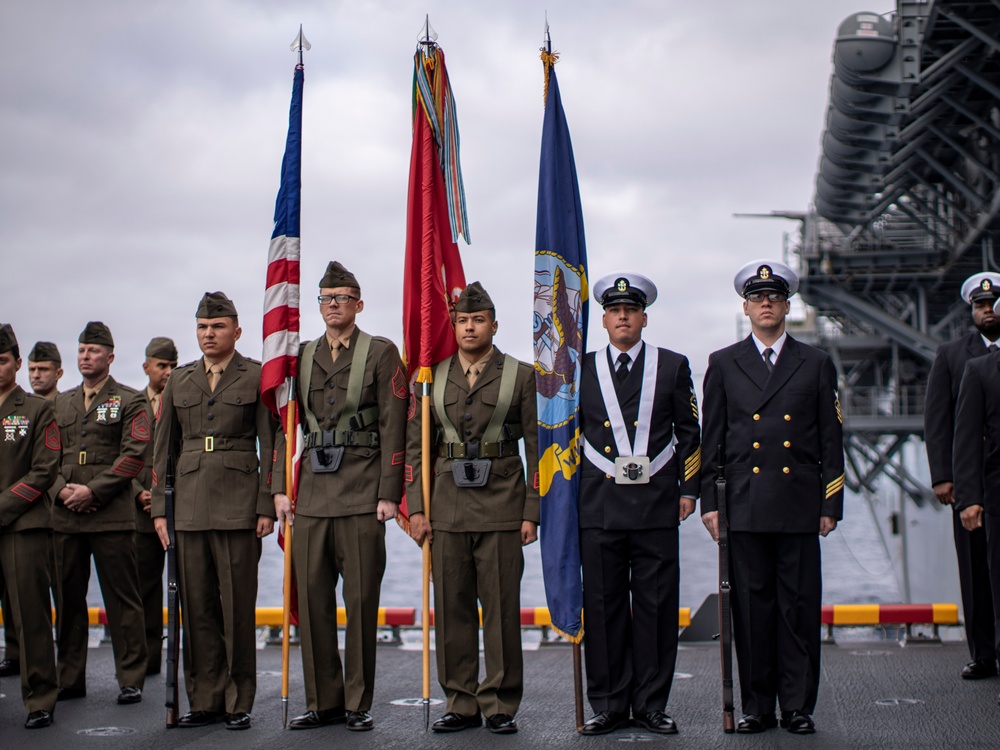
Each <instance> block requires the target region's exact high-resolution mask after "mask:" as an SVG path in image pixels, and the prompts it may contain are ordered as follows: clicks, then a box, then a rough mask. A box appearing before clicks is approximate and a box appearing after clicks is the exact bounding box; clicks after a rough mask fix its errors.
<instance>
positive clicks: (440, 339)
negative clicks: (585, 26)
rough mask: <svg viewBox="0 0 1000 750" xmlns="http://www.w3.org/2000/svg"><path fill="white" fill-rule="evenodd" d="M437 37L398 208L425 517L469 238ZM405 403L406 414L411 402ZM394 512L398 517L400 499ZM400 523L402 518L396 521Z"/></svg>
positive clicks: (426, 674) (422, 68)
mask: <svg viewBox="0 0 1000 750" xmlns="http://www.w3.org/2000/svg"><path fill="white" fill-rule="evenodd" d="M436 39H437V34H436V33H434V30H433V29H432V28H431V25H430V21H429V20H427V19H425V21H424V28H423V29H422V31H421V35H420V39H419V44H418V45H417V52H416V54H415V55H414V57H413V147H412V150H411V151H410V188H409V195H408V197H407V201H406V203H407V205H406V262H405V266H404V269H403V358H404V360H405V362H406V367H407V372H408V374H409V376H410V379H411V381H412V380H413V376H414V374H416V382H417V383H418V384H419V389H420V390H419V393H420V396H421V403H420V407H419V408H420V409H421V410H422V412H421V414H422V420H423V421H422V423H421V424H422V427H423V435H422V441H421V446H422V447H421V467H422V472H421V481H422V485H421V489H422V495H421V497H423V501H424V514H425V516H426V517H427V520H428V521H429V520H431V504H430V498H431V488H430V481H431V468H430V462H431V432H430V430H431V415H430V409H431V381H432V380H433V375H432V372H431V366H432V365H433V364H434V363H435V362H439V361H440V360H442V359H444V358H445V357H447V356H449V355H452V354H454V353H455V351H456V350H457V349H458V346H457V344H456V343H455V335H454V333H453V332H452V327H451V308H452V307H453V305H454V303H455V301H456V300H457V299H458V295H459V294H460V293H461V291H462V289H464V288H465V273H464V272H463V271H462V259H461V257H460V256H459V254H458V245H457V244H456V242H457V241H458V237H459V235H462V236H463V237H465V241H466V243H468V242H469V224H468V217H467V216H466V211H465V188H464V187H463V185H462V170H461V167H460V165H459V161H458V118H457V115H456V112H455V99H454V97H453V96H452V93H451V83H450V82H449V81H448V71H447V70H446V69H445V66H444V52H443V51H442V50H441V48H440V47H438V46H437V44H436V43H435V40H436ZM416 396H417V393H414V395H413V398H412V399H411V401H410V416H411V417H412V416H413V414H414V413H415V410H416V409H417V408H418V407H417V402H416ZM401 510H402V513H403V514H404V515H405V514H406V499H405V497H404V499H403V505H402V507H401ZM404 523H405V522H404ZM430 569H431V548H430V542H429V541H427V540H424V545H423V608H422V622H423V631H424V633H423V634H424V654H423V657H424V658H423V706H424V729H425V730H426V729H427V726H428V724H429V723H430Z"/></svg>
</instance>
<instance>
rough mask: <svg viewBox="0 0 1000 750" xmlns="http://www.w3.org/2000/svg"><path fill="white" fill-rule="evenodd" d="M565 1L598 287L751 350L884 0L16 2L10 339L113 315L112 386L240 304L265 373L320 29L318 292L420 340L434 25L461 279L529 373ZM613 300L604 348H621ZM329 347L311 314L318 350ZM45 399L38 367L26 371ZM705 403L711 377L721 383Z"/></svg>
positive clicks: (193, 352)
mask: <svg viewBox="0 0 1000 750" xmlns="http://www.w3.org/2000/svg"><path fill="white" fill-rule="evenodd" d="M544 7H547V9H548V18H549V23H550V25H551V32H552V39H553V46H554V49H555V50H557V51H559V52H560V53H561V61H560V62H559V64H558V67H557V71H558V75H559V83H560V88H561V91H562V98H563V104H564V106H565V109H566V113H567V118H568V120H569V124H570V130H571V133H572V137H573V145H574V149H575V153H576V166H577V170H578V172H579V176H580V181H581V185H580V189H581V194H582V200H583V209H584V221H585V226H586V234H587V245H588V253H589V265H590V278H591V279H592V280H595V279H597V278H598V277H600V276H602V275H603V274H605V273H609V272H612V271H615V270H619V269H631V270H635V271H639V272H641V273H643V274H645V275H647V276H649V277H651V278H652V279H653V281H654V282H655V283H656V284H657V285H658V286H659V292H660V298H659V301H658V302H657V303H656V304H655V305H654V306H653V307H652V308H650V311H649V313H650V314H649V328H648V329H647V335H646V339H647V340H648V341H650V342H652V343H654V344H656V345H660V346H666V347H669V348H672V349H676V350H678V351H681V352H683V353H685V354H687V355H688V356H689V357H690V358H691V362H692V369H693V370H694V372H695V377H696V379H697V380H700V378H701V376H702V374H703V373H704V369H705V366H706V363H707V357H708V354H709V353H710V352H711V351H712V350H714V349H717V348H719V347H722V346H725V345H727V344H729V343H731V342H732V341H734V340H735V337H736V322H737V318H738V316H739V314H740V300H739V298H738V297H737V296H736V294H735V292H734V291H733V289H732V277H733V274H734V273H735V271H736V269H737V268H738V267H739V266H740V265H742V264H743V263H744V262H746V261H749V260H751V259H754V258H757V257H762V256H772V257H780V256H781V253H782V245H783V235H784V234H785V233H791V234H793V235H794V234H795V232H796V225H795V224H794V223H793V222H789V221H784V220H775V219H766V220H765V219H736V218H734V217H733V214H734V213H737V212H747V213H753V212H768V211H770V210H772V209H782V210H789V209H790V210H804V209H805V208H806V207H807V206H808V204H809V202H810V200H811V198H812V194H813V180H814V177H815V170H816V164H817V161H818V158H819V141H820V134H821V131H822V129H823V122H824V115H825V111H826V107H827V100H828V84H829V76H830V71H831V62H830V60H831V52H832V46H833V41H834V36H835V33H836V30H837V26H838V25H839V23H840V22H841V21H842V20H843V19H844V18H846V17H847V16H848V15H849V14H851V13H854V12H857V11H874V12H878V13H885V12H888V11H891V10H893V8H894V3H891V2H888V0H876V2H872V3H858V2H857V0H823V2H815V0H812V1H810V2H804V1H803V0H758V1H757V2H753V3H749V2H740V1H738V0H716V1H715V2H696V3H679V2H664V0H622V1H618V2H611V0H603V1H601V2H596V1H594V0H547V2H546V3H545V4H544V5H543V4H541V3H537V2H528V1H527V0H508V1H506V2H504V1H502V0H501V1H498V2H488V3H486V2H484V3H480V2H468V1H467V2H457V1H455V0H452V1H451V2H449V1H448V0H425V2H422V3H413V2H403V1H402V0H400V1H398V2H387V1H382V2H379V1H377V0H350V1H349V2H334V1H332V0H331V1H329V2H319V1H316V2H291V1H289V2H273V1H271V0H266V1H265V0H260V1H259V2H251V1H249V0H241V1H239V2H237V1H236V0H203V1H197V2H196V1H195V0H164V1H158V0H144V1H143V2H134V1H132V0H128V1H126V0H96V1H94V2H78V1H76V0H62V1H57V0H8V2H5V3H3V6H2V9H0V60H2V64H0V87H2V91H3V96H2V97H0V134H2V137H0V155H2V156H0V164H2V169H0V247H2V253H3V255H2V259H3V260H2V267H3V290H4V291H3V293H2V296H0V320H2V321H5V322H6V321H9V322H11V323H12V324H13V326H14V328H15V331H16V332H17V335H18V338H19V340H20V342H21V347H22V354H23V356H25V357H26V356H27V353H28V350H29V349H30V347H31V345H32V343H33V342H34V341H35V340H37V339H49V340H54V341H56V342H57V343H58V344H59V347H60V349H61V350H62V353H63V357H64V364H65V369H66V370H67V375H66V377H65V378H64V380H63V381H62V383H61V387H62V388H68V387H71V386H72V385H75V384H76V383H78V382H79V374H78V373H77V371H76V367H75V348H76V343H75V342H76V339H77V336H78V335H79V332H80V331H81V330H82V329H83V327H84V325H85V323H86V322H87V321H88V320H103V321H104V322H106V323H107V324H108V325H109V326H110V327H111V329H112V332H113V334H114V336H115V340H116V344H117V347H116V354H117V361H116V363H115V365H113V368H112V372H113V374H115V376H116V377H117V378H118V379H119V380H121V381H123V382H126V383H130V384H132V385H134V386H137V387H138V386H140V385H142V384H143V382H144V381H143V376H142V372H141V367H140V365H141V361H142V358H143V349H144V347H145V345H146V343H147V341H148V340H149V339H150V337H152V336H158V335H166V336H171V337H173V338H174V339H175V340H176V341H177V344H178V347H179V349H180V353H181V360H182V361H189V360H192V359H194V358H196V357H197V356H198V355H199V352H198V349H197V344H196V341H195V336H194V312H195V309H196V306H197V303H198V300H199V299H200V297H201V295H202V293H203V292H205V291H208V290H216V289H221V290H223V291H225V292H226V293H228V294H229V295H230V296H231V297H232V298H233V300H234V301H235V302H236V305H237V307H238V309H239V311H240V317H241V322H242V325H243V339H242V341H241V342H240V345H239V348H240V350H241V351H242V352H243V353H244V354H246V355H248V356H251V357H255V358H257V357H259V356H260V349H261V334H260V325H261V322H260V321H261V305H262V298H263V286H264V268H265V261H266V252H267V247H268V241H269V238H270V235H271V229H272V216H273V211H274V200H275V196H276V194H277V190H278V178H279V171H280V164H281V156H282V152H283V150H284V141H285V133H286V130H287V126H288V104H289V99H290V94H291V83H292V72H293V67H294V64H295V55H294V54H293V53H292V52H291V51H289V44H290V43H291V41H292V39H293V38H294V37H295V35H296V33H297V31H298V26H299V23H302V24H303V25H304V30H305V34H306V37H307V38H308V39H309V41H310V42H311V43H312V45H313V49H312V51H310V52H308V53H306V58H305V64H306V67H305V105H304V123H303V160H302V161H303V169H302V182H303V203H302V279H303V293H302V296H303V299H304V300H311V299H312V296H313V294H314V291H313V290H314V289H315V285H316V283H317V282H318V280H319V278H320V276H321V275H322V271H323V269H324V268H325V265H326V263H327V261H329V260H332V259H337V260H340V261H341V262H343V263H344V264H345V265H346V266H347V267H348V268H350V269H351V270H352V271H353V272H354V273H355V274H356V275H357V277H358V279H359V280H360V282H361V284H362V287H363V296H364V298H365V301H366V308H365V310H364V312H363V313H362V315H361V316H360V317H359V324H360V325H361V326H362V327H363V328H365V329H366V330H368V331H369V332H371V333H376V334H381V335H385V336H389V337H390V338H392V339H394V340H396V341H397V342H398V341H399V340H400V338H401V327H402V323H401V320H402V313H401V287H402V260H403V251H404V242H405V231H404V230H405V209H406V186H407V176H408V168H409V154H410V145H411V139H410V134H411V121H410V103H411V80H412V73H413V63H412V57H413V52H414V48H415V46H416V38H417V35H418V32H419V30H420V28H421V26H422V23H423V19H424V13H425V12H429V13H430V19H431V24H432V25H433V26H434V27H435V29H436V30H437V32H438V34H439V39H438V41H439V43H440V45H441V46H442V48H443V49H444V51H445V54H446V56H447V62H448V67H449V72H450V74H451V82H452V87H453V90H454V94H455V98H456V102H457V109H458V119H459V126H460V131H461V139H462V140H461V161H462V169H463V174H464V179H465V187H466V195H467V198H468V210H469V223H470V229H471V235H472V240H473V244H472V245H471V246H465V245H464V244H462V245H460V247H461V251H462V257H463V261H464V264H465V272H466V277H467V278H468V279H469V280H470V281H472V280H476V279H479V280H481V281H482V282H483V283H484V285H485V286H486V288H487V289H488V290H489V291H490V293H491V295H492V296H493V299H494V300H495V301H496V303H497V308H498V318H499V320H500V331H499V333H498V338H497V344H498V345H499V346H500V347H501V348H502V349H504V350H506V351H509V352H511V353H513V354H515V355H517V356H518V357H520V358H522V359H531V356H532V352H531V314H532V272H533V263H534V259H533V251H534V236H535V209H536V199H537V180H538V157H539V145H540V136H541V126H542V115H543V111H542V71H541V63H540V62H539V60H538V48H539V46H540V45H541V42H542V32H543V26H544V16H543V8H544ZM598 314H599V311H598V308H597V306H596V305H594V306H592V310H591V315H592V320H591V336H590V341H589V348H591V349H593V348H596V347H597V346H599V345H601V344H602V343H606V338H605V337H604V333H603V330H602V329H601V327H600V320H599V318H598ZM321 330H322V324H321V319H320V317H319V314H318V312H317V311H316V308H315V305H314V304H313V303H309V302H307V303H306V304H305V305H304V306H303V327H302V333H303V337H306V336H309V337H314V336H316V335H318V334H319V333H320V331H321ZM19 382H21V383H22V385H25V386H27V368H26V367H25V368H24V369H23V370H22V372H21V374H20V377H19ZM699 386H700V383H699Z"/></svg>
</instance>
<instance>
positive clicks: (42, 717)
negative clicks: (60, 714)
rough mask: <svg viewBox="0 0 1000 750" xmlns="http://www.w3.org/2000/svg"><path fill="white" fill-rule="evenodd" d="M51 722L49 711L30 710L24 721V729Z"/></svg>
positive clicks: (39, 726)
mask: <svg viewBox="0 0 1000 750" xmlns="http://www.w3.org/2000/svg"><path fill="white" fill-rule="evenodd" d="M51 723H52V712H51V711H32V712H31V713H30V714H28V718H27V720H26V721H25V722H24V728H25V729H41V728H42V727H47V726H48V725H49V724H51Z"/></svg>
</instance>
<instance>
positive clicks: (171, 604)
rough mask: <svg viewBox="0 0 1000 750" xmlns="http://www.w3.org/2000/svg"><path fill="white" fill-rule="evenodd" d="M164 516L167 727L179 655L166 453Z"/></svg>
mask: <svg viewBox="0 0 1000 750" xmlns="http://www.w3.org/2000/svg"><path fill="white" fill-rule="evenodd" d="M163 498H164V501H165V502H164V505H165V513H166V517H167V540H168V541H167V675H166V684H167V700H166V707H167V728H168V729H172V728H173V727H176V726H177V721H178V715H179V708H180V701H179V700H178V696H177V667H178V662H179V661H180V659H179V658H178V657H179V656H180V646H181V641H180V626H181V618H180V596H179V592H178V589H177V535H176V532H175V529H174V461H173V458H171V457H169V456H168V457H167V475H166V477H165V478H164V482H163Z"/></svg>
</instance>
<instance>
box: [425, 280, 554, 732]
mask: <svg viewBox="0 0 1000 750" xmlns="http://www.w3.org/2000/svg"><path fill="white" fill-rule="evenodd" d="M454 328H455V337H456V339H457V340H458V349H459V351H458V353H457V354H456V355H454V356H452V357H449V358H448V359H446V360H444V361H442V362H440V363H437V364H436V365H435V367H434V383H435V385H434V395H433V402H434V405H433V408H432V410H431V413H432V415H433V416H432V419H433V420H434V427H435V429H436V432H437V434H438V436H439V439H438V440H436V441H435V442H436V444H435V446H434V449H433V450H434V458H433V471H434V476H433V477H432V478H431V481H432V490H431V492H432V495H431V502H430V504H429V506H430V507H429V513H430V520H428V518H427V517H426V516H425V514H424V507H425V506H424V498H423V495H422V488H421V478H420V477H421V419H422V415H421V413H420V409H416V410H414V416H413V418H412V419H411V420H410V422H409V424H408V426H407V433H406V434H407V459H406V464H407V469H406V471H407V485H406V492H407V505H408V509H409V511H410V533H411V536H413V538H414V540H415V541H416V542H417V543H418V544H422V543H423V540H424V538H425V537H426V536H427V535H432V536H431V553H432V564H433V570H434V573H433V575H434V611H435V624H434V633H435V638H436V642H437V672H438V680H439V681H440V683H441V687H442V689H443V690H444V692H445V695H446V696H447V706H446V712H445V714H444V715H443V716H442V717H441V718H440V719H439V720H438V721H436V722H434V725H433V727H432V729H433V730H434V731H435V732H455V731H459V730H462V729H467V728H469V727H477V726H481V725H482V715H485V716H486V726H487V728H488V729H489V730H490V731H491V732H494V733H496V734H511V733H513V732H516V731H517V723H516V722H515V720H514V716H515V714H516V713H517V709H518V707H519V706H520V703H521V694H522V692H523V682H524V680H523V660H522V654H521V625H520V622H521V620H520V609H521V574H522V572H523V571H524V556H523V553H522V551H521V547H522V546H524V545H526V544H531V543H532V542H534V541H535V539H536V538H537V531H538V514H539V505H538V502H539V501H538V429H537V416H536V414H537V412H536V406H535V373H534V367H532V365H529V364H526V363H524V362H519V361H517V360H516V359H514V358H513V357H510V356H506V355H504V354H503V353H502V352H501V351H500V350H498V349H497V348H496V347H495V346H494V345H493V336H494V335H495V334H496V331H497V321H496V311H495V309H494V306H493V301H492V300H491V299H490V296H489V294H487V293H486V290H485V289H483V287H482V285H481V284H480V283H479V282H474V283H472V284H470V285H469V286H468V287H466V288H465V290H463V292H462V294H461V296H460V297H459V299H458V302H457V303H456V304H455V317H454ZM494 417H496V419H495V420H494ZM521 437H523V438H524V453H525V458H526V461H527V482H526V481H525V464H524V462H522V460H521V457H520V454H519V451H518V441H519V439H520V438H521ZM432 526H433V530H432ZM477 598H478V600H479V602H481V604H482V610H483V615H482V622H483V644H484V650H485V660H486V674H485V676H484V677H483V679H482V680H480V679H479V612H478V608H477V606H476V600H477Z"/></svg>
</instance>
